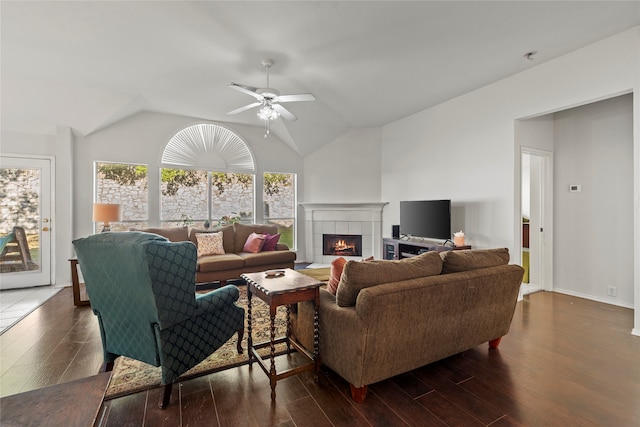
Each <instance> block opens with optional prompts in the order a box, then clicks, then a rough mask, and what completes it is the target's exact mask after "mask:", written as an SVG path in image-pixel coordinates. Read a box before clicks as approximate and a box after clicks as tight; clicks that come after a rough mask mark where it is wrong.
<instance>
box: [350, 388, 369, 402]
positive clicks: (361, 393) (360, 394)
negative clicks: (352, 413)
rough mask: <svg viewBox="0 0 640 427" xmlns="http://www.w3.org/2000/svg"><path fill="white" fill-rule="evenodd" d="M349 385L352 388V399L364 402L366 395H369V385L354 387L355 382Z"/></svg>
mask: <svg viewBox="0 0 640 427" xmlns="http://www.w3.org/2000/svg"><path fill="white" fill-rule="evenodd" d="M349 387H350V388H351V399H353V401H354V402H356V403H362V402H364V399H365V397H367V386H366V385H363V386H362V387H354V386H353V384H349Z"/></svg>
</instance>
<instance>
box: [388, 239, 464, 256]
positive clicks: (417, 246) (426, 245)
mask: <svg viewBox="0 0 640 427" xmlns="http://www.w3.org/2000/svg"><path fill="white" fill-rule="evenodd" d="M463 249H471V246H445V245H438V244H435V243H433V242H427V241H420V240H403V239H392V238H389V237H385V238H383V239H382V255H383V257H384V259H402V258H410V257H413V256H416V255H420V254H422V253H424V252H430V251H436V252H444V251H451V250H453V251H458V250H463Z"/></svg>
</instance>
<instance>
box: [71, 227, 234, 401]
mask: <svg viewBox="0 0 640 427" xmlns="http://www.w3.org/2000/svg"><path fill="white" fill-rule="evenodd" d="M73 246H74V247H75V250H76V254H77V256H78V263H79V264H80V269H81V271H82V275H83V276H84V281H85V284H86V287H87V294H88V295H89V299H90V301H91V308H92V309H93V312H94V313H95V315H96V316H98V323H99V325H100V334H101V338H102V348H103V352H104V362H105V369H106V370H110V369H112V367H113V362H114V360H115V359H116V358H117V357H118V356H127V357H130V358H132V359H136V360H140V361H142V362H146V363H149V364H151V365H154V366H161V367H162V384H163V385H164V393H163V394H162V396H161V401H160V404H159V406H160V407H161V408H164V407H166V405H167V404H168V403H169V399H170V397H171V389H172V384H173V381H174V380H175V379H176V378H177V377H178V376H180V375H181V374H183V373H185V372H186V371H188V370H189V369H191V368H192V367H194V366H195V365H197V364H198V363H200V362H201V361H203V360H204V359H205V358H207V357H208V356H209V355H210V354H212V353H213V352H214V351H215V350H217V349H218V348H219V347H220V346H222V345H223V344H224V343H226V342H227V341H228V340H229V339H230V338H231V337H232V336H233V334H234V333H236V332H237V333H238V344H237V349H238V353H241V352H242V347H241V340H242V334H243V331H244V309H243V308H241V307H238V306H236V305H235V302H236V301H237V300H238V297H239V291H238V288H236V287H235V286H232V285H228V286H224V287H222V288H219V289H216V290H214V291H211V292H209V293H207V294H202V295H196V293H195V275H196V247H195V245H194V244H193V243H191V242H175V243H174V242H170V241H168V240H167V239H165V238H164V237H161V236H158V235H156V234H149V233H140V232H123V233H115V232H114V233H101V234H96V235H93V236H89V237H86V238H82V239H77V240H74V241H73Z"/></svg>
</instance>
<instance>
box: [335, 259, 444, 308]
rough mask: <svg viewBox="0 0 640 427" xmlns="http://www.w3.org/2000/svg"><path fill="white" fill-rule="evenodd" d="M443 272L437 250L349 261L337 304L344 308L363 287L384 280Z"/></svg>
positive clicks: (406, 278) (413, 277)
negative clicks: (397, 258) (395, 259)
mask: <svg viewBox="0 0 640 427" xmlns="http://www.w3.org/2000/svg"><path fill="white" fill-rule="evenodd" d="M441 272H442V258H441V257H440V255H439V254H438V253H437V252H426V253H424V254H420V255H418V256H415V257H411V258H403V259H401V260H397V261H390V260H373V261H366V262H357V261H348V262H347V264H346V265H345V266H344V270H343V271H342V277H341V278H340V283H338V290H337V292H336V303H337V304H338V305H339V306H341V307H348V306H352V305H355V303H356V299H357V297H358V293H359V292H360V290H361V289H364V288H368V287H370V286H375V285H379V284H382V283H390V282H399V281H401V280H409V279H415V278H417V277H425V276H435V275H438V274H440V273H441Z"/></svg>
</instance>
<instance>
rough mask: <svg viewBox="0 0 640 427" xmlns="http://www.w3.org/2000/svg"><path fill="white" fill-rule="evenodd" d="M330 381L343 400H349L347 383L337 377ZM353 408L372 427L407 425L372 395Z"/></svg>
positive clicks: (331, 378)
mask: <svg viewBox="0 0 640 427" xmlns="http://www.w3.org/2000/svg"><path fill="white" fill-rule="evenodd" d="M330 380H331V383H332V384H333V385H334V386H335V387H336V388H337V389H338V390H339V391H340V393H341V394H342V395H343V397H344V398H345V399H351V390H350V388H349V383H348V382H346V381H345V380H343V379H342V378H340V377H339V376H337V375H336V376H332V377H330ZM355 408H356V410H357V411H358V412H359V413H360V415H362V416H363V417H364V418H365V419H366V420H367V421H368V422H369V423H370V424H371V425H372V426H406V425H408V424H407V423H406V422H405V421H404V420H403V419H402V418H400V417H399V416H398V415H396V413H395V412H393V411H392V410H391V408H390V407H389V406H387V405H386V404H385V402H383V401H382V400H380V399H379V398H378V396H376V395H375V394H374V393H367V397H366V399H365V400H364V402H362V403H358V404H356V405H355Z"/></svg>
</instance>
